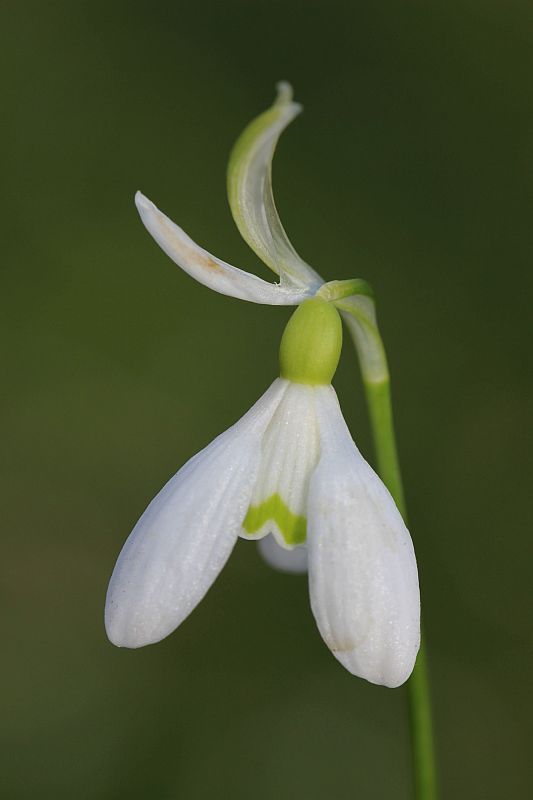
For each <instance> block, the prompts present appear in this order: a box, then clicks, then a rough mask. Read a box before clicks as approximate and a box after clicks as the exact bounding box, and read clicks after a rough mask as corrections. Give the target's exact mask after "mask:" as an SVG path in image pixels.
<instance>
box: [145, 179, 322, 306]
mask: <svg viewBox="0 0 533 800" xmlns="http://www.w3.org/2000/svg"><path fill="white" fill-rule="evenodd" d="M135 204H136V206H137V210H138V211H139V214H140V215H141V219H142V221H143V223H144V225H145V227H146V229H147V230H148V231H149V233H151V235H152V236H153V237H154V239H155V240H156V242H157V244H158V245H159V246H160V247H161V248H162V249H163V250H164V251H165V253H166V254H167V256H169V257H170V258H171V259H172V260H173V261H174V262H175V263H176V264H177V265H178V266H179V267H181V268H182V269H183V270H185V272H187V273H188V274H189V275H191V276H192V277H193V278H195V279H196V280H197V281H199V282H200V283H203V284H204V286H208V287H209V288H210V289H214V290H215V291H216V292H219V293H220V294H226V295H229V296H230V297H238V298H239V299H241V300H249V301H250V302H252V303H263V304H265V305H283V306H293V305H298V304H299V303H301V302H302V301H303V300H305V299H306V298H307V297H310V296H311V295H312V291H311V290H310V289H307V288H306V287H296V286H281V285H279V284H276V283H268V281H264V280H262V279H261V278H258V277H257V275H252V274H250V273H249V272H245V271H244V270H242V269H237V267H232V266H231V264H226V262H225V261H221V259H220V258H217V257H216V256H213V255H211V253H208V252H207V250H204V249H203V248H202V247H200V246H199V245H197V244H196V243H195V242H193V240H192V239H191V238H190V237H189V236H187V234H186V233H185V231H183V230H182V229H181V228H179V227H178V226H177V225H176V224H175V223H174V222H172V220H171V219H169V218H168V217H167V216H165V214H163V212H162V211H160V210H159V209H158V208H157V206H155V205H154V204H153V203H152V202H151V200H148V198H147V197H145V196H144V195H143V194H141V192H137V194H136V195H135Z"/></svg>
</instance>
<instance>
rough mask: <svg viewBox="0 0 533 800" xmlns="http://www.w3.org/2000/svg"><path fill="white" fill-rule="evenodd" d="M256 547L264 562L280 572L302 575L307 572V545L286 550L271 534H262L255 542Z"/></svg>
mask: <svg viewBox="0 0 533 800" xmlns="http://www.w3.org/2000/svg"><path fill="white" fill-rule="evenodd" d="M257 547H258V550H259V552H260V553H261V555H262V557H263V558H264V560H265V561H266V563H267V564H268V565H269V566H270V567H273V568H274V569H277V570H279V571H280V572H290V573H292V574H294V575H303V574H304V573H305V572H307V547H305V546H300V547H294V548H293V549H292V550H287V548H286V547H280V545H279V544H278V543H277V541H276V539H275V537H274V536H272V535H270V534H269V535H268V536H264V537H263V538H262V539H260V540H259V541H258V542H257Z"/></svg>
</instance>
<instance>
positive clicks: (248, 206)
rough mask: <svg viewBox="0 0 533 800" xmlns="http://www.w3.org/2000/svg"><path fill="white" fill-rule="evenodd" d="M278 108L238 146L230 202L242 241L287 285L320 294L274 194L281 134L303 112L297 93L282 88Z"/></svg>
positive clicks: (230, 177) (317, 280) (231, 164)
mask: <svg viewBox="0 0 533 800" xmlns="http://www.w3.org/2000/svg"><path fill="white" fill-rule="evenodd" d="M277 88H278V96H277V98H276V101H275V102H274V105H273V106H272V107H271V108H270V109H269V110H268V111H265V112H264V113H263V114H261V115H260V116H259V117H257V118H256V119H254V120H253V122H251V123H250V124H249V125H248V127H247V128H246V129H245V130H244V131H243V133H242V134H241V136H240V137H239V139H238V140H237V142H236V144H235V146H234V148H233V151H232V153H231V156H230V161H229V165H228V198H229V204H230V207H231V213H232V214H233V219H234V220H235V223H236V224H237V227H238V229H239V231H240V232H241V235H242V237H243V238H244V239H245V240H246V241H247V242H248V244H249V245H250V247H251V248H252V250H253V251H254V252H255V253H256V254H257V255H258V256H259V258H260V259H261V260H262V261H264V262H265V264H266V265H267V266H269V267H270V269H272V270H274V272H276V273H277V274H278V275H279V276H280V277H281V285H282V286H284V285H291V284H292V285H297V286H306V287H309V288H311V289H313V293H314V291H316V289H318V287H319V286H321V285H322V283H323V280H322V278H321V277H320V275H318V273H317V272H315V270H314V269H312V267H310V266H309V264H306V263H305V261H303V260H302V259H301V258H300V256H299V255H298V253H297V252H296V250H295V249H294V247H293V246H292V244H291V243H290V241H289V239H288V237H287V234H286V233H285V230H284V228H283V225H282V224H281V221H280V218H279V216H278V212H277V209H276V205H275V203H274V196H273V194H272V159H273V157H274V151H275V149H276V144H277V142H278V139H279V137H280V134H281V133H282V132H283V130H284V129H285V128H286V127H287V125H288V124H289V123H290V122H292V120H293V119H294V118H295V117H296V116H297V115H298V114H299V113H300V111H301V110H302V108H301V106H300V105H298V104H297V103H293V102H292V88H291V87H290V86H289V84H288V83H279V84H278V87H277Z"/></svg>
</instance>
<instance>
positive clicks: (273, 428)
mask: <svg viewBox="0 0 533 800" xmlns="http://www.w3.org/2000/svg"><path fill="white" fill-rule="evenodd" d="M315 392H316V388H315V387H313V386H307V385H305V384H302V383H289V386H288V388H287V391H286V392H285V394H284V395H283V397H282V399H281V401H280V404H279V406H278V408H277V409H276V411H275V412H274V415H273V417H272V419H271V421H270V423H269V425H268V427H267V429H266V431H265V434H264V436H263V440H262V443H261V462H260V467H259V473H258V477H257V480H256V482H255V486H254V489H253V491H252V498H251V501H250V505H251V506H252V507H256V506H260V505H261V504H262V503H264V502H265V501H266V500H268V499H269V498H270V497H272V495H275V494H279V495H280V497H281V499H282V500H283V502H284V503H285V504H286V505H287V506H288V508H289V509H290V511H291V512H292V513H293V514H296V515H298V516H303V517H306V516H307V497H308V492H309V481H310V478H311V475H312V473H313V470H314V469H315V467H316V465H317V463H318V457H319V437H318V428H317V420H316V413H315ZM268 533H271V534H273V536H275V538H276V541H277V542H278V544H279V545H281V546H282V547H285V548H287V549H292V547H293V545H289V544H287V542H286V540H285V538H284V536H283V531H281V530H280V528H279V527H278V525H277V524H276V522H275V521H274V520H268V521H267V522H265V524H264V525H263V526H262V527H261V528H260V529H259V530H258V531H256V532H254V533H252V534H249V533H248V532H247V531H245V530H244V528H243V530H242V532H241V536H243V537H244V538H246V539H259V538H261V537H262V536H266V535H267V534H268Z"/></svg>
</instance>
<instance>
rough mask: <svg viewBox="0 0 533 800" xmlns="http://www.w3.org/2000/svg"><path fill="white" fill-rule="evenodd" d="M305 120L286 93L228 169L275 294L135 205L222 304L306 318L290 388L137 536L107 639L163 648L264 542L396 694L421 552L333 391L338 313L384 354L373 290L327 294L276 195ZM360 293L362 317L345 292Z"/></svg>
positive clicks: (356, 662) (413, 635)
mask: <svg viewBox="0 0 533 800" xmlns="http://www.w3.org/2000/svg"><path fill="white" fill-rule="evenodd" d="M298 111H299V106H297V105H296V104H294V103H292V100H291V95H290V90H289V88H288V87H287V85H286V84H283V85H281V87H280V91H279V94H278V99H277V101H276V103H275V104H274V106H273V107H272V109H270V110H269V111H267V112H266V113H265V114H263V115H261V116H260V117H259V118H258V119H257V120H255V121H254V122H252V123H251V125H250V126H249V127H248V128H247V129H246V131H245V132H244V133H243V135H242V136H241V138H240V139H239V141H238V142H237V145H236V146H235V149H234V152H233V154H232V157H231V159H230V167H229V179H228V186H229V197H230V204H231V208H232V212H233V215H234V218H235V219H236V222H237V225H238V227H239V230H240V231H241V233H242V234H243V236H244V238H245V239H246V241H247V242H248V243H249V244H250V245H251V247H252V248H253V249H254V250H255V252H256V253H257V254H258V255H259V256H260V258H262V259H263V261H265V263H267V264H268V266H270V267H271V268H272V269H273V270H274V271H275V272H277V273H278V274H279V276H280V283H279V284H269V283H268V282H266V281H263V280H261V279H259V278H257V277H256V276H254V275H250V274H248V273H246V272H243V271H241V270H238V269H236V268H235V267H232V266H230V265H229V264H226V263H225V262H223V261H221V260H220V259H217V258H216V257H214V256H212V255H210V254H209V253H207V252H206V251H205V250H203V249H202V248H200V247H199V246H198V245H196V244H195V243H194V242H193V241H192V240H191V239H190V238H189V237H188V236H187V235H186V234H185V233H184V232H183V231H182V230H181V229H180V228H178V227H177V226H176V225H175V224H174V223H173V222H171V221H170V220H169V219H168V218H167V217H166V216H164V215H163V214H162V213H161V212H160V211H158V209H157V208H156V207H155V206H154V205H153V204H152V203H150V201H148V200H147V199H146V198H144V197H143V196H142V195H139V194H137V197H136V202H137V207H138V209H139V211H140V214H141V217H142V219H143V222H144V224H145V225H146V227H147V228H148V230H149V231H150V232H151V233H152V235H153V236H154V238H155V239H156V241H157V242H158V243H159V244H160V245H161V247H162V248H163V249H164V250H165V252H166V253H167V254H168V255H170V256H171V258H173V259H174V260H175V261H176V262H177V263H178V264H179V265H180V266H181V267H182V268H183V269H184V270H186V271H187V272H188V273H189V274H191V275H193V277H195V278H196V279H197V280H199V281H201V282H202V283H204V284H206V285H208V286H210V287H211V288H213V289H215V290H216V291H219V292H220V293H222V294H230V295H232V296H234V297H240V298H241V299H246V300H251V301H252V302H259V303H271V304H284V305H298V308H297V310H296V311H295V312H294V314H293V316H292V317H291V319H290V320H289V323H288V325H287V327H286V329H285V332H284V334H283V337H282V340H281V346H280V377H279V378H277V379H276V380H274V382H273V383H272V385H271V386H270V388H269V389H268V390H267V391H266V392H265V394H264V395H263V396H262V397H261V398H260V399H259V400H258V401H257V403H256V404H255V405H254V406H253V407H252V408H251V409H250V411H248V413H247V414H245V415H244V417H242V418H241V419H240V420H239V421H238V422H237V423H236V424H235V425H233V427H231V428H230V429H229V430H227V431H226V432H225V433H223V434H221V435H220V436H219V437H218V438H217V439H215V441H214V442H212V443H211V444H210V445H208V447H206V448H205V449H204V450H202V451H201V452H200V453H198V454H197V455H196V456H194V457H193V458H192V459H191V460H190V461H189V462H187V464H185V466H183V467H182V468H181V469H180V470H179V471H178V472H177V474H176V475H175V476H174V477H173V478H171V479H170V481H169V482H168V483H167V484H166V486H164V488H163V489H162V490H161V492H160V493H159V494H158V495H157V496H156V497H155V498H154V500H152V502H151V503H150V504H149V506H148V508H147V509H146V511H145V512H144V514H143V515H142V517H141V518H140V520H139V522H138V523H137V525H136V526H135V528H134V530H133V531H132V533H131V535H130V536H129V538H128V539H127V541H126V543H125V545H124V547H123V549H122V552H121V553H120V556H119V558H118V561H117V564H116V566H115V569H114V572H113V575H112V578H111V582H110V585H109V590H108V595H107V603H106V628H107V633H108V636H109V638H110V640H111V641H112V642H113V643H115V644H116V645H118V646H124V647H133V648H135V647H141V646H143V645H146V644H151V643H154V642H157V641H160V640H161V639H163V638H164V637H165V636H167V635H168V634H169V633H171V632H172V631H173V630H174V629H175V628H176V627H177V626H178V625H179V624H180V623H181V622H182V621H183V620H184V619H185V618H186V617H187V616H188V614H189V613H190V612H191V611H192V610H193V608H194V607H195V606H196V605H197V604H198V602H199V601H200V600H201V599H202V597H203V596H204V595H205V593H206V592H207V590H208V589H209V587H210V586H211V585H212V583H213V581H214V580H215V578H216V577H217V575H218V574H219V572H220V570H221V569H222V567H223V566H224V564H225V563H226V561H227V559H228V557H229V555H230V553H231V551H232V549H233V547H234V545H235V543H236V541H237V539H238V537H239V536H240V537H243V538H245V539H257V540H262V542H263V544H262V550H263V552H264V554H265V557H266V558H267V560H269V561H270V562H272V563H274V564H276V565H278V566H280V567H282V568H287V569H289V570H293V571H302V570H303V569H305V567H308V571H309V591H310V598H311V608H312V610H313V614H314V616H315V619H316V622H317V625H318V628H319V630H320V633H321V634H322V637H323V639H324V641H325V642H326V644H327V645H328V647H329V648H330V650H331V651H332V653H333V654H334V655H335V657H336V658H337V659H338V660H339V661H340V662H341V664H343V665H344V666H345V667H346V668H347V669H348V670H349V671H350V672H352V673H353V674H355V675H359V676H361V677H363V678H366V679H367V680H369V681H371V682H372V683H379V684H383V685H385V686H399V685H400V684H402V683H403V682H404V681H405V680H406V679H407V678H408V677H409V675H410V673H411V671H412V669H413V666H414V662H415V658H416V654H417V651H418V647H419V641H420V602H419V591H418V577H417V568H416V560H415V555H414V551H413V546H412V542H411V538H410V536H409V533H408V531H407V529H406V527H405V525H404V522H403V520H402V517H401V515H400V513H399V511H398V510H397V508H396V505H395V503H394V500H393V499H392V497H391V495H390V494H389V492H388V491H387V489H386V488H385V486H384V485H383V483H382V482H381V480H380V479H379V477H378V476H377V475H376V473H375V472H374V471H373V470H372V469H371V467H370V466H369V465H368V464H367V463H366V461H365V460H364V459H363V457H362V456H361V454H360V453H359V451H358V449H357V447H356V445H355V443H354V442H353V440H352V437H351V435H350V432H349V430H348V428H347V426H346V423H345V421H344V418H343V416H342V413H341V410H340V407H339V403H338V400H337V395H336V393H335V390H334V389H333V387H332V386H331V380H332V378H333V376H334V374H335V370H336V368H337V364H338V360H339V356H340V351H341V345H342V324H341V318H340V316H339V311H338V310H337V307H338V308H340V309H342V310H344V313H345V314H347V313H351V323H350V325H351V329H352V332H353V329H354V326H358V339H356V342H357V343H358V346H360V347H365V346H367V347H372V346H374V344H373V343H372V341H370V343H369V344H368V343H367V344H365V341H364V336H363V335H362V334H361V332H360V329H362V330H363V334H364V331H365V329H364V320H365V314H366V315H367V317H368V318H370V319H372V316H371V311H369V307H368V306H367V305H366V306H365V302H366V301H367V300H368V289H367V288H366V285H365V284H364V283H363V282H361V281H359V282H358V281H353V282H340V283H339V282H336V281H334V282H331V283H329V284H324V282H323V281H322V279H321V278H320V276H319V275H318V274H317V273H316V272H315V271H314V270H313V269H312V268H311V267H309V266H308V265H307V264H306V263H305V262H304V261H303V260H302V259H300V257H299V256H298V255H297V254H296V252H295V250H294V248H293V247H292V245H291V244H290V242H289V240H288V238H287V236H286V234H285V231H284V229H283V227H282V225H281V222H280V220H279V217H278V215H277V211H276V208H275V205H274V200H273V196H272V188H271V161H272V156H273V153H274V149H275V145H276V142H277V139H278V137H279V134H280V133H281V131H282V130H283V129H284V127H285V126H286V125H287V124H288V123H289V122H290V121H291V120H292V119H293V118H294V116H295V115H296V114H297V113H298ZM346 284H348V285H346ZM356 290H359V293H360V294H359V296H358V297H357V301H356V302H358V303H359V305H358V306H355V304H354V307H356V310H357V312H358V313H356V314H354V313H353V308H352V307H351V306H350V302H351V301H352V297H351V296H349V295H350V293H354V291H356ZM343 298H345V299H343ZM366 335H367V337H368V336H369V334H368V331H367V332H366ZM370 339H371V336H370Z"/></svg>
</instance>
